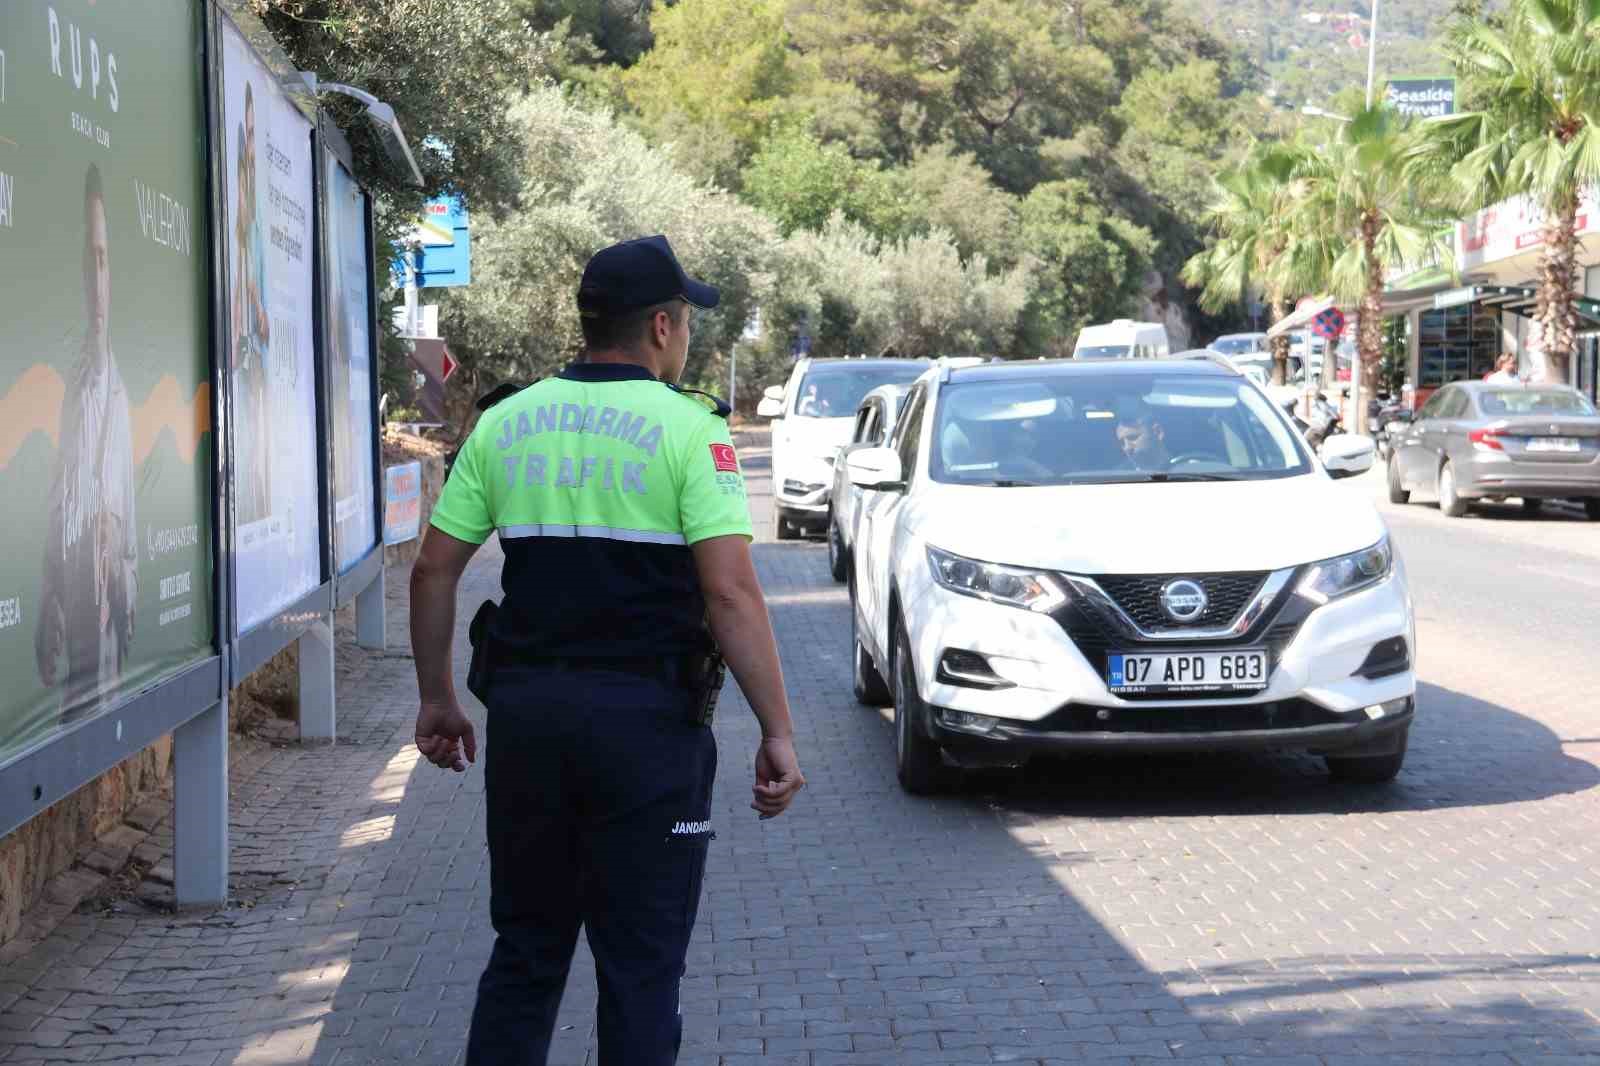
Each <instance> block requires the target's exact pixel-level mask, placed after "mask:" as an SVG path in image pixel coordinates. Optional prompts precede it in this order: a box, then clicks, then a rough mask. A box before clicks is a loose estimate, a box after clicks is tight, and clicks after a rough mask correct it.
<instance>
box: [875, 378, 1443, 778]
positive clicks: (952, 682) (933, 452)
mask: <svg viewBox="0 0 1600 1066" xmlns="http://www.w3.org/2000/svg"><path fill="white" fill-rule="evenodd" d="M1323 455H1324V457H1325V459H1324V460H1323V461H1321V462H1319V460H1318V459H1317V458H1316V457H1315V456H1313V455H1312V454H1311V453H1310V452H1309V451H1308V449H1307V448H1306V445H1305V442H1304V440H1303V439H1302V438H1301V437H1300V435H1299V434H1298V433H1296V431H1295V429H1294V427H1293V425H1292V424H1291V423H1290V422H1289V421H1288V420H1287V419H1286V418H1285V417H1284V415H1283V413H1282V412H1281V411H1279V410H1278V409H1277V407H1276V406H1275V405H1274V404H1273V403H1272V402H1271V401H1270V400H1269V399H1268V398H1267V397H1266V395H1265V394H1264V393H1263V392H1262V391H1261V390H1260V389H1259V388H1258V387H1257V386H1256V385H1254V384H1253V383H1251V382H1250V381H1249V380H1248V379H1246V378H1244V377H1243V376H1241V375H1239V374H1238V373H1236V372H1233V371H1231V370H1230V369H1228V368H1227V367H1226V366H1224V365H1219V364H1217V363H1212V362H1209V361H1201V360H1188V361H1183V362H1177V361H1154V360H1152V361H1132V362H1124V361H1116V362H1097V363H1083V362H1060V363H1043V362H1030V363H1012V364H1002V365H992V366H984V367H974V368H969V369H959V370H950V369H948V368H940V369H936V370H933V371H930V372H929V373H928V374H926V375H924V376H923V378H922V379H921V380H920V381H918V382H917V384H916V385H915V386H914V387H913V389H912V391H911V394H910V395H909V396H908V397H907V399H906V401H905V406H904V409H903V413H902V415H901V418H900V423H899V426H898V427H897V431H896V434H895V436H894V438H893V439H892V440H891V441H890V446H889V447H885V448H876V449H864V450H858V451H854V452H852V453H851V454H850V456H849V458H848V459H847V462H848V466H849V473H850V477H851V481H852V482H853V483H854V484H857V485H859V486H861V487H862V488H863V489H866V490H867V494H866V496H865V497H864V498H863V500H862V502H861V514H860V518H859V526H858V528H857V532H856V538H855V544H854V569H853V575H852V582H851V600H852V604H853V608H854V610H853V612H852V621H853V623H854V627H855V655H854V666H855V689H856V694H857V696H858V698H860V699H861V700H862V702H865V703H888V702H891V700H892V702H893V704H894V708H895V734H896V761H897V764H898V771H899V777H900V781H901V783H902V785H903V786H904V787H906V788H907V789H908V790H909V791H913V792H923V791H930V790H933V789H936V788H939V787H941V786H942V785H943V784H944V783H945V782H946V781H947V779H948V775H949V772H950V770H951V768H952V766H996V765H1017V764H1019V763H1021V762H1023V761H1025V760H1026V759H1027V758H1028V757H1029V756H1030V755H1031V754H1035V753H1041V752H1052V751H1068V750H1082V749H1118V750H1120V749H1137V750H1147V751H1172V750H1207V749H1213V750H1214V749H1226V748H1262V749H1273V748H1278V749H1298V750H1308V751H1313V752H1317V753H1320V754H1322V755H1324V756H1325V757H1326V759H1327V763H1328V767H1329V769H1330V770H1331V772H1332V773H1333V774H1334V776H1336V777H1339V778H1344V779H1347V780H1359V781H1387V780H1389V779H1391V778H1392V777H1394V775H1395V774H1396V773H1398V772H1399V770H1400V767H1401V764H1402V762H1403V761H1404V759H1405V751H1406V738H1407V731H1408V729H1409V728H1410V725H1411V720H1412V715H1413V713H1414V697H1415V691H1416V676H1415V674H1414V672H1413V660H1414V655H1415V648H1416V630H1415V625H1414V622H1413V618H1412V607H1411V597H1410V594H1409V592H1408V590H1407V586H1406V579H1405V569H1404V566H1403V564H1402V563H1401V561H1400V559H1399V558H1398V556H1397V555H1396V553H1395V551H1394V549H1393V547H1392V545H1391V544H1390V541H1389V534H1388V530H1387V529H1386V528H1385V527H1384V524H1383V520H1382V519H1381V518H1380V517H1379V516H1378V514H1377V511H1376V509H1375V508H1374V507H1373V506H1372V505H1371V504H1370V503H1369V502H1367V500H1366V499H1365V497H1364V496H1360V495H1357V494H1353V493H1349V492H1344V491H1341V490H1339V489H1337V488H1336V487H1335V486H1334V484H1333V482H1332V480H1331V477H1339V476H1347V475H1350V474H1356V473H1360V472H1362V471H1364V470H1366V469H1369V468H1370V467H1371V465H1372V458H1373V457H1372V446H1371V444H1370V442H1368V441H1365V440H1361V439H1357V438H1350V437H1334V438H1330V439H1329V441H1328V442H1327V444H1326V445H1325V446H1324V449H1323ZM885 677H887V678H889V679H891V680H892V684H886V683H885V680H884V679H885Z"/></svg>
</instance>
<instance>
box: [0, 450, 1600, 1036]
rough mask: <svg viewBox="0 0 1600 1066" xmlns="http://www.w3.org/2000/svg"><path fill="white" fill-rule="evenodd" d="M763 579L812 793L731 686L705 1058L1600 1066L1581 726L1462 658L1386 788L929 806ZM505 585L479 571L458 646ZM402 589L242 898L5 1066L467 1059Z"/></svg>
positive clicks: (77, 954)
mask: <svg viewBox="0 0 1600 1066" xmlns="http://www.w3.org/2000/svg"><path fill="white" fill-rule="evenodd" d="M751 444H752V442H751V441H749V440H747V441H745V442H744V451H743V455H744V457H745V460H746V464H747V468H748V469H749V470H750V472H751V474H752V489H753V492H752V508H753V510H754V511H755V513H756V514H757V515H758V516H765V515H766V514H767V508H768V506H769V500H768V499H767V497H766V496H765V495H764V493H765V491H766V487H765V482H764V475H763V471H764V470H765V469H766V464H765V460H764V457H763V455H762V453H761V452H760V450H759V449H758V448H755V447H752V446H751ZM757 555H758V566H759V569H760V571H761V575H762V578H763V581H764V583H765V585H766V588H767V590H768V592H769V595H770V601H771V605H772V609H773V613H774V617H775V620H776V623H777V627H778V631H779V640H780V644H781V646H782V650H783V655H784V661H785V668H786V671H787V673H788V682H789V686H790V691H791V694H792V697H793V700H794V705H795V713H796V719H797V724H798V729H799V746H800V752H801V756H802V759H803V763H804V766H805V769H806V773H807V776H808V778H809V780H810V785H811V787H810V788H809V789H807V790H806V792H804V793H803V794H802V796H801V797H800V800H799V802H798V803H797V805H796V807H795V809H794V810H793V811H792V812H791V813H790V814H788V815H785V816H784V817H782V818H779V819H777V820H775V821H772V822H766V823H762V822H758V821H757V820H756V818H755V816H754V814H753V813H752V812H750V811H749V810H748V808H747V806H746V805H747V802H748V801H747V795H748V792H747V789H748V779H749V775H750V764H751V756H752V753H753V751H754V748H755V744H756V740H757V736H758V732H757V730H756V728H755V723H754V720H753V718H752V717H751V716H750V715H749V712H748V708H747V707H746V706H745V705H744V703H743V701H742V699H741V698H740V697H739V696H738V694H737V692H736V690H733V689H732V688H731V687H730V695H729V696H728V697H726V698H725V700H724V703H723V707H722V708H721V710H720V713H719V718H718V723H717V731H718V736H719V740H720V743H721V767H720V770H719V775H718V782H717V793H716V798H715V804H714V820H715V822H716V825H715V828H716V832H717V834H718V836H717V839H716V841H715V842H714V844H713V850H712V858H711V864H710V869H709V871H708V875H707V894H706V897H705V900H704V903H703V905H702V909H701V921H700V925H699V928H698V929H697V932H696V937H695V941H694V945H693V948H692V951H691V956H690V960H689V978H688V980H687V982H686V986H685V994H684V1015H685V1045H684V1052H683V1057H682V1060H681V1061H682V1062H684V1063H685V1064H689V1066H746V1064H755V1063H762V1064H776V1066H830V1064H846V1063H860V1064H877V1063H907V1064H921V1063H990V1062H1025V1063H1033V1064H1035V1066H1039V1064H1048V1063H1067V1062H1111V1063H1122V1064H1125V1066H1126V1064H1133V1063H1153V1062H1172V1061H1184V1062H1197V1063H1207V1064H1223V1063H1229V1064H1234V1066H1238V1064H1250V1066H1260V1064H1264V1063H1285V1064H1318V1066H1339V1064H1345V1063H1351V1064H1354V1063H1362V1064H1367V1063H1380V1062H1381V1063H1404V1064H1412V1063H1430V1062H1450V1063H1458V1062H1460V1063H1467V1062H1472V1063H1501V1064H1512V1063H1515V1064H1524V1066H1535V1064H1538V1066H1546V1064H1549V1066H1553V1064H1556V1063H1573V1062H1597V1061H1600V1013H1597V1011H1600V956H1597V951H1600V903H1597V899H1600V897H1597V892H1596V890H1597V888H1600V885H1597V880H1600V879H1597V877H1596V875H1595V873H1594V870H1595V868H1596V862H1597V860H1600V805H1597V802H1596V796H1597V793H1596V792H1595V790H1594V786H1595V785H1596V784H1597V783H1600V768H1597V767H1596V765H1595V760H1594V759H1593V758H1582V757H1576V756H1574V755H1573V754H1569V752H1576V751H1579V750H1580V749H1576V748H1566V749H1564V748H1563V742H1562V741H1560V740H1557V739H1556V734H1555V733H1554V732H1553V731H1552V729H1553V728H1555V729H1559V730H1560V731H1561V735H1562V737H1571V736H1577V735H1579V734H1578V732H1577V731H1578V729H1579V728H1580V726H1579V720H1578V717H1577V712H1576V711H1573V712H1572V717H1570V718H1568V719H1565V720H1558V719H1557V718H1552V719H1550V723H1549V724H1546V723H1545V722H1541V721H1537V720H1535V718H1534V717H1532V716H1531V713H1529V714H1524V713H1517V712H1514V711H1512V710H1510V709H1508V708H1509V706H1510V705H1511V703H1512V702H1513V697H1512V696H1511V695H1510V694H1505V695H1497V693H1496V691H1495V690H1494V689H1493V686H1492V684H1491V680H1490V679H1489V673H1490V670H1491V667H1488V666H1484V665H1483V664H1481V663H1480V664H1478V665H1477V666H1476V667H1474V666H1472V664H1462V666H1461V667H1460V670H1459V671H1458V673H1457V677H1458V684H1459V686H1460V687H1461V688H1463V689H1473V690H1475V691H1477V695H1476V696H1474V697H1467V696H1464V695H1462V694H1461V693H1460V692H1456V691H1450V690H1447V689H1445V688H1443V687H1441V686H1439V685H1437V684H1434V685H1431V686H1430V692H1429V698H1430V699H1431V700H1432V701H1433V702H1434V704H1435V706H1437V707H1438V708H1440V712H1439V713H1438V714H1437V715H1436V716H1435V718H1433V719H1432V720H1431V721H1430V723H1429V724H1428V725H1427V726H1426V727H1425V728H1423V729H1422V730H1421V736H1420V737H1418V738H1416V739H1414V741H1413V744H1414V754H1415V757H1414V763H1413V765H1410V766H1408V769H1407V774H1406V777H1405V779H1404V780H1403V783H1402V785H1401V786H1399V787H1397V788H1396V789H1392V790H1361V789H1357V790H1341V789H1335V788H1331V787H1330V786H1329V785H1328V784H1327V783H1326V781H1325V780H1324V779H1323V777H1322V775H1321V770H1320V767H1319V766H1318V765H1317V764H1316V763H1315V762H1314V761H1312V760H1309V759H1294V758H1281V757H1265V756H1261V757H1249V758H1239V759H1227V760H1217V759H1210V760H1186V759H1163V760H1140V761H1119V760H1096V761H1089V762H1084V761H1076V762H1073V763H1069V764H1064V765H1061V766H1057V767H1054V768H1049V769H1047V770H1045V771H1042V772H1040V773H1038V774H1034V775H1029V776H1028V777H1025V778H1022V779H1011V778H1004V777H993V778H977V779H974V780H973V781H972V782H970V783H969V785H968V786H967V787H966V788H965V789H964V790H963V791H961V792H960V793H958V794H956V795H953V796H949V797H942V798H939V799H934V800H928V799H914V798H912V797H908V796H905V795H903V794H902V793H901V792H900V790H899V788H898V787H897V786H896V785H895V782H894V777H893V772H892V739H891V735H890V732H889V728H888V726H887V724H886V723H885V722H884V720H883V719H882V717H881V716H880V715H878V714H877V713H875V712H873V711H869V710H864V709H862V708H860V707H858V706H856V705H855V704H854V703H853V701H852V700H851V698H850V694H849V656H848V629H849V615H848V606H847V604H846V600H845V596H844V593H843V591H842V589H841V587H840V586H838V585H835V584H833V583H832V582H831V581H829V580H828V578H827V575H826V571H825V563H824V558H823V554H822V551H821V549H820V547H819V546H817V545H815V544H790V543H785V544H775V543H763V544H760V545H758V547H757ZM496 564H497V560H496V558H495V553H494V552H493V551H492V549H491V550H490V551H489V552H488V553H487V554H486V555H485V557H483V558H481V559H480V560H479V561H478V562H476V563H475V564H474V567H473V568H472V570H471V571H470V572H469V576H468V578H467V581H466V588H465V590H464V592H463V595H462V604H463V611H462V621H463V624H464V621H465V618H466V617H467V616H468V615H469V614H470V608H471V605H472V604H475V603H476V602H477V600H478V599H479V598H481V597H483V596H485V595H490V594H494V593H495V592H496V591H497V588H496V576H497V570H498V567H497V565H496ZM403 579H404V575H403V574H395V575H391V590H390V591H391V603H390V624H391V634H390V647H391V651H390V652H389V653H387V654H386V655H374V654H370V653H365V652H362V651H360V650H359V649H354V648H349V649H344V650H342V652H341V661H340V667H339V670H340V673H339V686H340V687H339V699H340V734H341V739H340V742H339V743H338V744H337V745H336V746H334V747H332V748H320V749H311V748H307V749H300V748H297V747H295V748H286V749H284V750H279V751H273V752H271V753H270V754H269V755H268V756H267V757H264V758H263V759H261V760H259V763H258V765H255V766H253V768H251V769H250V772H249V776H248V779H246V780H240V781H236V784H235V788H234V796H233V845H234V852H233V861H234V875H235V876H234V885H235V888H234V894H235V899H234V901H233V902H232V903H231V904H230V905H229V906H228V907H227V908H225V909H223V910H221V911H219V912H216V913H213V914H202V915H179V916H173V915H167V914H159V913H146V912H143V911H142V910H140V909H139V908H137V907H130V908H129V909H126V910H123V911H121V912H114V913H103V912H88V913H79V914H75V915H74V916H73V917H71V918H70V919H69V920H68V921H67V922H66V923H65V924H64V925H62V926H61V927H60V928H59V929H58V930H57V931H56V933H55V934H53V935H52V936H51V937H49V938H48V939H47V940H46V941H45V943H44V944H43V945H42V946H41V947H40V948H39V949H37V950H35V951H34V952H32V953H31V954H30V955H29V956H28V957H26V958H25V959H23V960H21V961H19V962H16V963H14V964H12V965H8V966H6V967H5V968H4V970H3V971H0V1064H3V1066H19V1064H22V1063H30V1064H31V1063H43V1062H96V1063H116V1064H133V1063H161V1064H163V1066H188V1064H196V1066H220V1064H257V1063H261V1064H267V1063H271V1064H280V1063H281V1064H301V1063H317V1064H329V1063H338V1064H340V1066H346V1064H358V1063H392V1062H413V1061H414V1062H424V1063H441V1064H442V1063H452V1062H457V1061H459V1058H460V1049H461V1045H462V1041H463V1037H464V1033H465V1029H466V1024H467V1018H468V1013H469V1011H470V1008H471V1003H472V997H473V994H474V990H475V983H476V981H477V978H478V974H479V972H480V971H481V968H482V966H483V963H484V960H485V959H486V957H487V954H488V950H489V946H490V942H491V932H490V929H489V926H488V918H487V902H488V900H487V897H488V892H487V884H488V879H487V862H486V856H485V852H484V847H483V795H482V788H483V781H482V775H481V772H480V771H478V770H473V771H470V772H468V773H466V774H464V775H451V774H446V773H443V772H441V771H437V770H435V769H433V768H432V767H430V766H428V765H427V764H426V763H420V762H419V760H418V757H417V755H416V752H415V749H414V747H412V745H411V743H410V739H411V724H412V716H413V714H414V710H415V702H414V681H413V675H412V672H411V663H410V660H409V658H408V656H406V655H405V654H403V652H402V650H401V649H404V648H405V647H406V637H405V619H404V610H403V608H404V599H403V588H402V585H403ZM461 648H463V645H460V644H458V650H459V649H461ZM1474 670H1476V673H1474ZM1551 695H1552V698H1554V692H1553V690H1552V693H1551ZM1496 701H1498V702H1496ZM488 743H493V738H492V737H489V738H488ZM1574 743H1575V742H1574ZM593 998H594V987H593V978H592V975H591V972H590V963H589V961H588V958H587V956H586V955H585V954H583V953H582V952H581V951H580V958H579V960H578V961H577V963H576V964H575V966H574V971H573V978H572V981H571V983H570V985H569V988H568V994H567V998H566V1001H565V1003H564V1005H563V1012H562V1020H561V1032H560V1033H559V1035H558V1042H557V1047H556V1051H555V1053H554V1054H553V1056H552V1059H551V1062H552V1064H553V1066H577V1064H582V1063H594V1062H596V1059H595V1057H594V1051H593V1048H594V1039H593V1036H594V1034H593V1025H594V1014H593Z"/></svg>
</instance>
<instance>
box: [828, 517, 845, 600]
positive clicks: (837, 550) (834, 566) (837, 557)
mask: <svg viewBox="0 0 1600 1066" xmlns="http://www.w3.org/2000/svg"><path fill="white" fill-rule="evenodd" d="M828 573H829V574H831V575H833V579H834V580H835V581H840V582H842V581H844V579H845V578H846V577H848V576H849V574H850V560H849V559H848V558H847V557H846V556H845V550H844V537H842V536H840V534H839V523H837V522H835V521H834V519H833V511H832V510H830V511H829V512H828Z"/></svg>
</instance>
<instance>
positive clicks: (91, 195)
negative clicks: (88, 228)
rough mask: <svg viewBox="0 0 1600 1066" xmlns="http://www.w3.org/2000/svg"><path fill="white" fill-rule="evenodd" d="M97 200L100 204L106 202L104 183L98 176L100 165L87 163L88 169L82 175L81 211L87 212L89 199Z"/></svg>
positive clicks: (103, 204)
mask: <svg viewBox="0 0 1600 1066" xmlns="http://www.w3.org/2000/svg"><path fill="white" fill-rule="evenodd" d="M91 200H99V201H100V206H102V207H104V206H105V202H106V188H105V183H104V182H103V181H102V180H101V178H100V167H99V165H98V164H96V163H90V164H89V171H88V173H86V174H85V175H84V176H83V211H84V214H85V215H87V214H88V213H89V201H91Z"/></svg>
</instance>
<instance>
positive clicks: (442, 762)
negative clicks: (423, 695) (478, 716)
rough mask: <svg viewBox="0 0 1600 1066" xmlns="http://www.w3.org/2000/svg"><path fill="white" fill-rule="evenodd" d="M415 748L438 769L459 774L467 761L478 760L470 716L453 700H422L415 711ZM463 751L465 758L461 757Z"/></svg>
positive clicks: (476, 741)
mask: <svg viewBox="0 0 1600 1066" xmlns="http://www.w3.org/2000/svg"><path fill="white" fill-rule="evenodd" d="M417 750H418V751H420V752H421V753H422V757H423V758H424V759H427V760H428V761H429V762H431V763H433V765H435V766H437V767H439V768H440V769H441V770H454V771H455V772H456V773H461V772H462V771H463V770H465V769H466V768H467V763H469V762H477V761H478V738H477V736H476V735H475V734H474V733H473V731H472V719H470V718H468V717H467V715H466V712H464V711H463V710H462V709H461V705H460V704H458V703H456V701H455V700H450V701H449V702H448V703H442V702H441V703H428V702H424V703H423V704H422V707H421V708H420V709H419V710H418V711H417ZM463 751H465V753H466V759H465V760H463V759H462V757H461V756H462V752H463Z"/></svg>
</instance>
